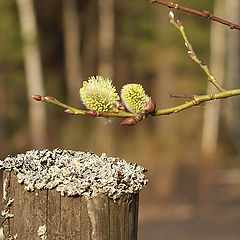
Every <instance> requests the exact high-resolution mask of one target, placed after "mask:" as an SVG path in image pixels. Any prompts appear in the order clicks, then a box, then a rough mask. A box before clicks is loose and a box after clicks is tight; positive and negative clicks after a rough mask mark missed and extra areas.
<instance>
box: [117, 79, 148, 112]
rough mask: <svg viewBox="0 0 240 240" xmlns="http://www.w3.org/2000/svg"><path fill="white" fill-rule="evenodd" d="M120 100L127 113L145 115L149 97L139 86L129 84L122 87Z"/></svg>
mask: <svg viewBox="0 0 240 240" xmlns="http://www.w3.org/2000/svg"><path fill="white" fill-rule="evenodd" d="M121 98H122V101H123V103H124V105H125V107H126V108H127V110H128V111H129V112H131V113H134V114H136V115H141V114H143V113H145V110H146V107H147V103H148V101H149V97H148V96H147V95H146V93H145V90H144V89H143V87H142V85H141V84H136V83H131V84H126V85H124V86H123V88H122V91H121Z"/></svg>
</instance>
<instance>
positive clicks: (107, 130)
mask: <svg viewBox="0 0 240 240" xmlns="http://www.w3.org/2000/svg"><path fill="white" fill-rule="evenodd" d="M98 8H99V50H98V57H99V58H98V61H99V62H98V73H99V74H100V75H103V77H110V78H111V79H112V80H113V77H114V74H113V43H114V0H98ZM112 131H113V126H111V125H110V124H106V123H105V122H104V121H101V120H99V121H97V122H96V131H95V136H97V137H95V139H96V151H97V152H103V151H104V152H107V153H108V154H112V153H113V134H112ZM103 140H104V141H103Z"/></svg>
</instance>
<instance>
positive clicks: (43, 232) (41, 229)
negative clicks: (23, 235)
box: [38, 225, 47, 240]
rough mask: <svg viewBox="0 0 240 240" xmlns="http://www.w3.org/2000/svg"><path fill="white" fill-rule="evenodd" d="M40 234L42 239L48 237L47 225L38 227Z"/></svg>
mask: <svg viewBox="0 0 240 240" xmlns="http://www.w3.org/2000/svg"><path fill="white" fill-rule="evenodd" d="M38 236H40V237H41V239H42V240H45V239H47V227H46V225H43V226H40V227H39V228H38Z"/></svg>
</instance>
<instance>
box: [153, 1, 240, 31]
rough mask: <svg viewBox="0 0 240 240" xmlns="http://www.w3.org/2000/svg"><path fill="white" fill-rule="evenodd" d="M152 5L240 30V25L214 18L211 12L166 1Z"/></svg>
mask: <svg viewBox="0 0 240 240" xmlns="http://www.w3.org/2000/svg"><path fill="white" fill-rule="evenodd" d="M150 1H151V2H152V3H159V4H161V5H164V6H167V7H169V8H174V9H178V10H180V11H183V12H188V13H192V14H195V15H198V16H201V17H204V18H208V19H210V20H212V21H215V22H218V23H221V24H224V25H227V26H229V27H230V28H231V29H237V30H240V25H237V24H235V23H232V22H229V21H227V20H225V19H222V18H219V17H216V16H213V15H212V14H211V13H210V12H209V11H206V10H203V11H202V12H200V11H198V10H196V9H191V8H187V7H183V6H180V5H179V4H177V3H172V2H166V1H162V0H150Z"/></svg>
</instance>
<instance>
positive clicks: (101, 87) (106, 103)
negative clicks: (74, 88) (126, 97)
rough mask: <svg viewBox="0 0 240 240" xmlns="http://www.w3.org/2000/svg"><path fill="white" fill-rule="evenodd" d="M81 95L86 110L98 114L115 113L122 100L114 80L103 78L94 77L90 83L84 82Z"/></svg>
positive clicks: (90, 78) (90, 79)
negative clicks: (119, 101) (113, 82)
mask: <svg viewBox="0 0 240 240" xmlns="http://www.w3.org/2000/svg"><path fill="white" fill-rule="evenodd" d="M79 93H80V97H81V100H82V102H83V104H84V105H85V106H86V108H88V109H90V110H95V111H98V112H111V111H114V110H115V109H116V107H117V105H118V100H120V97H119V95H118V93H117V92H116V88H115V87H114V86H113V85H112V80H111V79H110V78H103V77H102V76H96V77H95V76H92V77H89V79H88V81H83V86H82V88H81V89H80V90H79Z"/></svg>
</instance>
